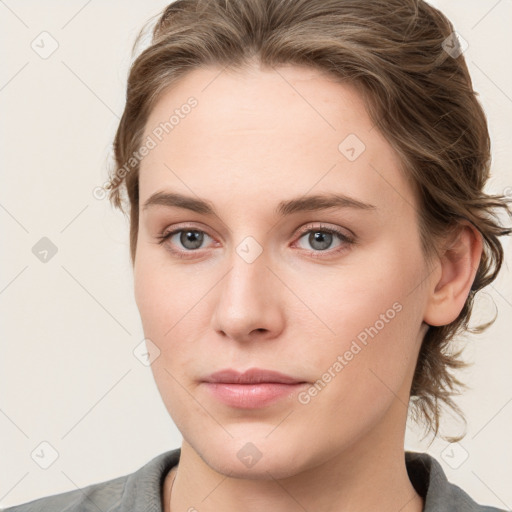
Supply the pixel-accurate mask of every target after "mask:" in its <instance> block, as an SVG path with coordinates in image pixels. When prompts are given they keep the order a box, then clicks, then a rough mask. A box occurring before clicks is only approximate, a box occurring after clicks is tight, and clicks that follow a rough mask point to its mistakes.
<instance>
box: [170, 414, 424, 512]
mask: <svg viewBox="0 0 512 512" xmlns="http://www.w3.org/2000/svg"><path fill="white" fill-rule="evenodd" d="M395 434H396V435H395V436H394V437H393V438H390V436H389V432H386V434H385V435H384V434H383V433H382V430H380V429H379V430H378V431H373V432H369V433H368V434H367V435H365V436H363V437H362V438H361V439H360V440H359V441H358V442H357V443H355V444H354V445H352V446H351V447H350V449H347V450H342V451H340V452H339V453H334V452H333V454H332V456H331V457H330V458H329V457H328V456H325V457H324V458H323V459H322V460H323V462H322V463H321V464H320V465H315V464H312V465H311V467H308V468H305V469H304V470H302V471H300V472H297V473H295V474H293V475H291V476H285V477H283V478H275V477H273V476H270V473H268V472H265V473H266V476H265V475H260V476H259V477H258V478H259V479H246V478H233V477H230V476H229V472H227V473H228V474H227V475H226V474H223V473H221V472H218V471H215V470H213V469H212V468H211V467H210V466H209V465H208V464H207V463H206V462H205V461H204V460H203V459H202V458H201V457H199V455H198V454H197V452H196V451H195V450H194V449H193V448H192V446H191V445H190V444H188V443H187V442H186V441H185V440H184V441H183V444H182V448H181V456H180V462H179V467H178V468H177V471H172V472H170V474H169V475H168V476H167V478H166V481H165V485H164V495H163V504H164V512H171V511H172V512H175V511H178V510H190V511H196V510H201V512H216V511H218V510H223V511H225V512H232V511H233V512H234V511H235V510H236V511H238V510H245V511H247V512H260V511H261V510H272V511H273V512H292V511H293V512H295V511H297V510H299V509H303V510H315V511H318V512H334V511H336V512H339V511H345V510H350V511H351V512H363V511H365V512H366V511H370V510H371V511H373V510H380V511H394V512H396V511H397V510H400V511H401V512H421V511H422V510H423V499H422V498H421V497H420V496H419V495H418V494H417V492H416V491H415V489H414V487H413V486H412V484H411V482H410V480H409V477H408V475H407V468H406V465H405V457H404V449H403V446H404V444H403V442H404V435H405V424H404V428H403V429H402V431H401V432H398V433H397V432H395ZM174 478H175V481H174ZM171 486H172V493H171Z"/></svg>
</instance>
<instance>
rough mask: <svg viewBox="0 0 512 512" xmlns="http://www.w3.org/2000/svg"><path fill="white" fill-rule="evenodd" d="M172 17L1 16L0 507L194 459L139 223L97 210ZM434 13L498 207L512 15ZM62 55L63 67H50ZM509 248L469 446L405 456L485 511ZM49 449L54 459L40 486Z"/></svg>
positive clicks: (0, 10) (504, 429)
mask: <svg viewBox="0 0 512 512" xmlns="http://www.w3.org/2000/svg"><path fill="white" fill-rule="evenodd" d="M166 4H167V2H165V1H157V0H152V1H145V2H142V1H139V2H130V4H129V7H128V6H127V3H126V2H121V1H120V0H111V1H104V2H97V1H96V2H95V1H90V0H89V1H83V0H82V1H76V0H75V1H68V2H56V1H46V2H36V1H28V0H27V1H24V2H15V1H14V0H6V1H2V2H0V32H1V33H2V34H3V38H2V66H1V69H0V104H1V109H2V116H1V118H0V122H1V123H2V129H3V131H2V134H3V137H2V162H3V163H2V181H1V187H0V224H1V229H2V240H3V243H2V253H1V258H2V260H1V266H0V308H1V314H2V336H1V340H2V351H1V357H0V379H1V380H0V390H1V394H0V449H1V456H0V507H7V506H11V505H14V504H18V503H22V502H25V501H29V500H33V499H35V498H38V497H42V496H48V495H50V494H56V493H60V492H64V491H68V490H72V489H76V488H77V487H83V486H85V485H88V484H91V483H96V482H100V481H104V480H107V479H111V478H114V477H117V476H120V475H123V474H126V473H130V472H132V471H134V470H136V469H138V468H139V467H140V466H142V465H143V464H145V463H146V462H148V461H149V459H151V458H152V457H154V456H156V455H157V454H159V453H161V452H163V451H166V450H170V449H172V448H176V447H179V446H180V442H181V435H180V433H179V432H178V430H177V429H176V427H175V426H174V424H173V422H172V421H171V419H170V418H169V416H168V414H167V411H166V410H165V409H164V407H163V404H162V402H161V399H160V396H159V394H158V391H157V388H156V386H155V384H154V382H153V378H152V375H151V372H150V369H149V368H148V367H146V366H144V365H143V364H141V362H140V361H139V360H138V359H137V358H136V357H135V356H134V355H133V350H134V348H135V347H136V346H137V345H139V343H140V342H141V340H142V339H143V333H142V329H141V324H140V319H139V316H138V311H137V309H136V306H135V302H134V299H133V290H132V286H133V283H132V274H131V268H130V263H129V258H128V229H127V222H126V221H125V219H124V218H123V216H122V214H121V213H119V212H114V211H113V210H112V208H111V207H110V205H109V203H108V201H107V200H106V199H103V200H99V199H96V198H95V197H94V196H93V194H92V191H93V189H94V188H95V187H96V186H98V185H101V184H103V182H104V181H105V179H106V173H107V171H106V164H107V161H108V158H109V154H110V144H111V141H112V138H113V135H114V131H115V128H116V124H117V122H118V118H119V116H120V115H121V113H122V109H123V103H124V87H125V80H126V73H127V70H128V66H129V63H130V60H131V55H130V50H131V46H132V43H133V41H134V38H135V35H136V33H137V31H138V29H139V28H140V27H141V26H142V24H143V22H144V21H146V20H147V19H148V18H149V17H150V16H152V15H154V14H156V13H158V12H159V11H160V10H161V9H162V8H163V7H164V6H165V5H166ZM435 5H436V6H438V7H439V8H441V9H442V10H443V11H444V12H445V13H446V14H447V15H448V16H449V17H450V19H451V20H452V21H453V22H454V24H455V28H456V30H457V31H458V32H459V33H460V34H461V35H462V37H463V38H464V39H465V40H466V41H467V42H468V44H469V47H468V49H467V50H466V51H465V56H466V60H467V62H468V65H469V67H470V71H471V73H472V76H473V80H474V87H475V89H476V90H477V91H478V92H479V94H480V99H481V101H482V103H483V105H484V108H485V110H486V112H487V114H488V117H489V122H490V125H491V135H492V139H493V144H494V145H493V158H494V167H493V169H494V170H493V173H494V175H493V178H492V180H491V182H490V183H489V188H488V190H489V191H490V192H495V193H503V192H504V191H508V193H509V194H512V172H511V165H510V162H511V161H512V144H511V143H510V142H511V134H512V129H511V123H510V121H511V119H512V71H511V70H512V68H511V66H510V62H509V61H508V62H507V61H506V60H505V59H506V58H507V55H509V54H510V50H511V49H512V34H511V31H510V20H511V19H512V2H510V0H500V1H496V0H471V1H469V0H466V1H465V2H461V1H448V0H445V1H441V0H438V1H437V2H435ZM43 31H47V32H48V33H49V34H50V35H51V36H48V35H43V36H40V34H41V32H43ZM42 38H45V39H42ZM41 41H43V42H41ZM53 41H56V43H54V42H53ZM52 44H58V48H57V49H56V51H55V52H54V53H53V54H51V55H50V56H46V55H45V56H46V57H47V58H42V57H41V56H40V54H41V53H44V52H45V51H46V52H48V51H50V50H51V45H52ZM31 45H33V46H34V49H33V48H32V47H31ZM37 52H39V53H37ZM43 237H47V238H49V239H50V240H51V242H52V243H53V244H54V245H55V246H56V248H57V253H56V254H55V255H54V256H53V257H50V256H51V253H50V254H49V256H48V261H47V262H46V263H43V262H41V261H40V260H39V259H38V258H37V257H36V256H35V255H34V254H33V252H32V248H33V247H34V246H35V245H36V243H38V241H39V240H40V239H41V238H43ZM504 244H505V246H506V251H507V252H506V260H507V263H506V265H505V268H503V270H502V272H501V274H500V276H499V279H498V280H497V281H496V282H495V284H494V285H493V286H491V287H489V289H488V290H486V292H487V295H486V296H483V297H482V299H481V300H480V301H479V313H478V318H480V319H485V318H488V316H489V315H490V314H492V313H493V311H494V306H493V304H492V301H491V300H490V299H491V298H492V299H493V301H494V303H495V304H496V307H497V308H498V311H499V317H498V320H497V321H496V323H495V324H494V326H493V327H492V328H491V329H489V330H488V331H487V333H485V334H484V335H481V336H480V337H469V338H468V341H467V350H466V358H467V360H469V361H473V362H474V363H475V364H474V366H473V367H472V368H471V369H470V370H469V371H468V372H467V373H466V376H465V380H466V382H467V383H468V384H469V385H470V386H471V387H472V389H471V390H470V391H468V392H467V394H466V395H465V396H464V397H461V398H460V399H459V400H458V403H459V404H460V405H461V407H462V408H463V410H464V411H465V412H466V415H467V419H468V434H467V436H466V437H465V439H463V440H462V441H461V442H460V443H459V444H457V445H455V446H447V443H446V442H444V441H442V440H438V439H436V440H435V441H434V442H433V443H432V444H431V445H430V446H428V445H427V442H425V441H424V442H420V441H419V436H418V433H417V429H416V428H414V426H413V425H411V427H410V428H409V429H408V432H407V448H408V449H412V450H422V451H428V452H429V453H431V454H432V455H434V456H435V457H436V458H437V459H438V460H439V461H440V462H441V464H442V465H443V467H444V468H445V470H446V472H447V475H448V478H449V480H451V481H452V482H454V483H456V484H458V485H460V486H461V487H463V488H464V489H466V490H467V491H468V492H469V493H470V494H471V495H472V496H473V497H474V498H475V499H476V500H477V501H480V502H482V503H486V504H491V505H495V506H498V507H500V508H508V509H510V507H511V506H512V487H511V486H510V470H511V465H512V443H511V436H510V425H511V424H512V386H511V383H512V376H511V372H510V361H512V345H511V343H510V332H511V327H512V322H511V317H512V286H511V285H512V274H511V270H510V266H511V265H510V263H511V243H510V242H509V241H508V240H506V239H505V240H504ZM448 420H449V418H448ZM445 428H446V430H447V431H449V430H450V422H449V421H447V422H446V423H445ZM453 431H455V432H456V431H457V430H456V429H455V430H452V432H453ZM42 442H46V443H49V444H50V445H51V447H53V448H50V447H49V446H48V445H46V444H44V445H41V443H42ZM52 449H53V450H55V451H56V453H57V454H58V458H57V459H56V460H55V461H54V462H53V463H52V464H51V465H50V466H49V467H48V468H47V469H43V468H42V467H41V465H45V464H49V463H50V462H51V454H52ZM31 454H33V455H32V456H31ZM32 457H33V458H32ZM457 466H458V467H457Z"/></svg>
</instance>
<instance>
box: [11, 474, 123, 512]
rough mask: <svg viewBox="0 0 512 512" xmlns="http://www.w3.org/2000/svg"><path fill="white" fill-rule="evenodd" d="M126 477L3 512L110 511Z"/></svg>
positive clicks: (118, 498) (118, 497)
mask: <svg viewBox="0 0 512 512" xmlns="http://www.w3.org/2000/svg"><path fill="white" fill-rule="evenodd" d="M127 479H128V475H126V476H122V477H119V478H115V479H112V480H108V481H105V482H100V483H97V484H92V485H88V486H87V487H84V488H82V489H76V490H74V491H68V492H64V493H61V494H55V495H53V496H46V497H44V498H39V499H36V500H33V501H29V502H27V503H23V504H22V505H16V506H14V507H10V508H7V509H5V510H4V512H43V511H45V512H46V511H50V510H52V511H55V512H64V511H77V512H78V511H80V512H82V511H83V512H89V511H93V510H94V511H95V512H98V510H103V511H105V512H106V511H107V510H111V509H112V508H113V507H114V506H115V505H116V503H118V502H119V500H120V498H121V496H122V495H123V490H124V487H125V485H126V481H127Z"/></svg>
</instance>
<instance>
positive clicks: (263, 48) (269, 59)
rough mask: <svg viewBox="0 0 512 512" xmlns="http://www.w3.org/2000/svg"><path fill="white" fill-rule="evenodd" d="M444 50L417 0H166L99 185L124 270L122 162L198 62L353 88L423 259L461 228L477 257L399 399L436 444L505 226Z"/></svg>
mask: <svg viewBox="0 0 512 512" xmlns="http://www.w3.org/2000/svg"><path fill="white" fill-rule="evenodd" d="M146 26H147V25H146ZM146 26H145V27H143V29H142V30H141V32H140V33H139V35H138V37H137V40H136V42H135V44H134V51H135V47H136V45H137V44H138V42H139V41H140V39H141V37H142V35H143V32H144V30H145V28H146ZM457 45H458V40H457V38H456V36H455V33H454V28H453V26H452V24H451V23H450V21H449V20H448V19H447V18H446V17H445V16H444V15H443V14H442V13H441V12H440V11H439V10H437V9H435V8H434V7H432V6H430V5H429V4H427V3H426V2H424V1H422V0H177V1H175V2H173V3H172V4H170V5H168V6H167V7H166V8H165V9H164V10H163V12H162V13H160V14H159V15H158V19H157V22H156V24H155V25H154V27H153V29H152V38H151V42H150V45H149V47H147V48H146V49H145V50H144V51H142V53H140V55H139V56H138V57H137V58H136V59H135V60H134V61H133V63H132V65H131V69H130V72H129V77H128V84H127V94H126V105H125V109H124V113H123V116H122V118H121V120H120V123H119V126H118V129H117V133H116V135H115V139H114V144H113V149H114V158H115V165H114V166H113V168H112V169H111V171H110V173H111V174H110V181H109V183H108V184H106V186H105V188H106V189H108V190H109V198H110V200H111V202H112V204H113V205H114V206H115V207H118V208H120V209H121V210H122V211H124V212H125V213H126V210H125V209H124V208H123V204H124V203H128V207H129V216H130V254H131V261H132V264H133V263H134V262H135V256H136V247H137V235H138V219H139V186H138V182H139V179H138V178H139V161H138V160H137V159H133V158H132V159H131V157H132V155H133V154H134V152H135V151H137V149H138V148H139V147H141V144H142V136H143V133H144V129H145V125H146V121H147V119H148V116H149V114H150V112H151V110H152V108H153V106H154V105H155V103H156V101H157V100H158V99H159V97H160V96H161V94H162V92H163V91H164V90H166V89H168V88H169V86H170V85H172V84H174V83H176V82H177V81H179V80H180V79H181V78H183V76H184V75H185V74H186V73H187V72H189V71H191V70H193V69H195V68H199V67H201V66H203V65H218V66H222V67H226V68H227V67H229V68H230V69H243V67H244V65H247V64H248V63H249V61H250V60H252V59H258V60H259V62H260V63H261V65H262V66H269V67H274V66H279V65H284V64H297V65H305V66H310V67H313V68H315V69H317V70H320V71H322V72H326V73H327V74H328V75H329V76H331V77H333V78H334V79H335V80H338V81H339V82H340V83H350V84H355V85H356V86H357V87H358V89H359V91H360V92H361V94H362V96H363V98H364V101H365V105H366V108H367V111H368V114H369V115H370V117H371V119H372V120H373V122H374V123H375V126H376V127H377V128H378V129H379V130H380V132H381V133H382V135H383V136H384V137H385V138H386V139H387V141H388V142H389V143H390V145H391V146H392V147H393V148H394V149H395V150H396V152H397V153H398V155H399V157H400V159H401V162H402V164H403V169H402V172H405V176H406V178H407V180H408V181H409V182H410V183H411V184H412V186H413V189H414V191H415V193H416V194H417V198H418V200H419V211H418V212H417V215H418V224H419V229H420V234H421V243H422V249H423V253H424V255H425V257H426V260H427V261H431V257H432V256H433V255H434V254H436V253H437V251H438V250H439V249H438V247H437V244H436V243H433V241H437V240H441V239H442V237H443V235H446V234H447V233H449V232H451V231H452V230H454V229H457V227H458V226H460V224H461V221H462V220H465V221H469V222H470V223H471V224H472V225H473V226H475V227H476V228H477V229H478V231H479V232H480V233H481V235H482V239H483V244H484V248H483V254H482V258H481V261H480V264H479V266H478V269H477V272H476V277H475V279H474V282H473V284H472V287H471V290H470V292H469V295H468V297H467V300H466V302H465V304H464V307H463V309H462V311H461V312H460V314H459V316H458V317H457V319H456V320H454V321H453V322H452V323H450V324H448V325H443V326H429V328H428V331H427V333H426V334H425V337H424V339H423V342H422V346H421V349H420V352H419V357H418V360H417V363H416V368H415V373H414V377H413V381H412V386H411V390H410V406H411V407H410V409H409V412H410V413H411V415H412V417H413V418H414V419H415V421H417V422H420V420H423V426H424V427H425V430H426V432H427V433H428V432H429V431H430V432H434V434H435V435H437V434H438V431H439V424H440V415H441V407H442V406H443V404H444V405H447V406H449V407H450V408H451V409H452V410H454V411H455V412H456V413H457V414H458V415H459V416H460V417H462V419H464V415H463V414H462V411H461V410H460V409H459V407H458V406H457V405H456V404H455V402H454V401H453V399H452V397H453V395H454V394H456V393H457V392H458V391H459V390H460V389H459V388H463V387H465V386H464V384H463V383H462V382H461V381H460V380H458V379H457V378H456V376H455V375H454V370H456V369H458V368H461V367H464V366H466V365H467V363H465V362H463V360H462V359H461V357H460V356H461V352H462V349H461V350H459V351H456V352H454V351H453V350H452V345H453V344H452V343H451V342H452V340H453V338H454V337H455V336H456V335H458V334H459V333H462V332H464V331H470V332H473V333H476V332H481V331H483V330H484V329H485V328H487V327H488V326H489V325H491V324H492V323H493V322H494V320H495V319H496V317H494V319H493V320H492V321H490V322H488V323H486V324H484V325H480V326H478V327H476V328H470V327H469V326H468V321H469V319H470V316H471V312H472V307H473V302H474V298H475V294H476V293H477V292H478V291H479V290H481V289H482V288H484V287H485V286H487V285H489V284H490V283H491V282H492V281H493V280H494V279H495V278H496V276H497V274H498V272H499V270H500V268H501V265H502V261H503V248H502V246H501V243H500V241H499V239H498V237H499V236H502V235H509V234H511V233H512V229H510V228H505V227H503V226H502V225H500V223H499V222H498V215H497V213H496V210H497V209H504V210H505V211H506V212H507V214H508V215H509V216H511V211H510V208H509V203H510V202H511V200H510V199H508V198H507V197H506V196H505V195H488V194H486V193H484V191H483V189H484V186H485V184H486V182H487V180H488V178H489V174H490V163H491V155H490V138H489V133H488V127H487V120H486V116H485V114H484V111H483V109H482V107H481V105H480V103H479V101H478V99H477V94H476V93H475V91H474V90H473V87H472V82H471V78H470V75H469V72H468V68H467V65H466V62H465V60H464V57H463V55H462V54H461V52H460V51H457V50H458V48H459V47H458V46H457ZM450 49H452V51H449V50H450ZM127 162H130V164H129V165H128V166H127ZM124 192H125V193H126V196H127V198H126V197H125V194H124ZM127 209H128V208H127ZM444 437H445V439H450V440H458V439H461V438H462V437H463V436H458V437H446V436H444Z"/></svg>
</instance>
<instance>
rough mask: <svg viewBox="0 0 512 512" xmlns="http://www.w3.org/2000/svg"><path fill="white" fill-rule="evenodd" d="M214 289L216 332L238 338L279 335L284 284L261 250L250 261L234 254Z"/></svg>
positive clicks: (273, 336)
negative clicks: (215, 291)
mask: <svg viewBox="0 0 512 512" xmlns="http://www.w3.org/2000/svg"><path fill="white" fill-rule="evenodd" d="M218 290H219V292H218V296H217V297H216V300H217V301H216V306H215V310H214V313H213V316H212V323H213V328H214V329H215V331H216V332H218V333H220V335H222V336H224V337H228V338H231V339H233V340H235V341H239V342H248V341H251V340H268V339H273V338H275V337H277V336H279V335H280V333H281V332H282V330H283V328H284V322H285V317H284V314H283V311H284V304H283V301H282V299H283V297H282V294H283V292H284V286H283V284H282V283H281V281H280V280H279V279H278V278H277V277H276V275H275V274H274V272H273V271H272V270H271V269H270V267H269V266H268V261H267V259H266V258H265V257H264V256H263V254H261V255H260V256H259V257H258V258H256V260H255V261H252V262H251V263H248V262H247V261H245V260H244V259H243V258H242V257H240V256H239V255H238V254H234V255H233V258H232V266H231V269H230V271H228V273H227V274H226V275H225V276H224V278H223V279H222V281H221V283H219V286H218Z"/></svg>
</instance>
